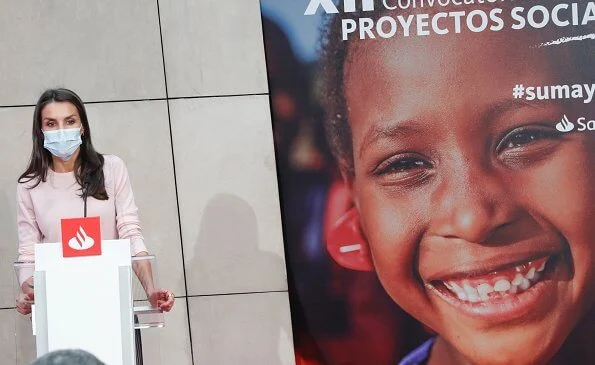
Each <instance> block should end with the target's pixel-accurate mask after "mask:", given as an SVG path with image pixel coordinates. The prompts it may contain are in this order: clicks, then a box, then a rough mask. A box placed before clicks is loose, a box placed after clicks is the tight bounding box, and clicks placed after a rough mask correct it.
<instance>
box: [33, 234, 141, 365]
mask: <svg viewBox="0 0 595 365" xmlns="http://www.w3.org/2000/svg"><path fill="white" fill-rule="evenodd" d="M101 245H102V252H101V255H96V256H80V257H64V256H63V254H62V244H61V243H43V244H37V245H35V275H34V286H35V305H34V307H33V310H32V315H33V326H34V334H35V335H36V344H37V356H38V357H39V356H42V355H44V354H45V353H47V352H51V351H54V350H58V349H72V348H78V349H83V350H86V351H88V352H90V353H92V354H93V355H95V356H97V357H98V358H99V359H100V360H101V361H103V362H104V363H106V364H110V365H112V364H113V365H119V364H121V365H134V364H135V341H134V328H135V325H134V317H133V298H132V263H131V261H132V260H131V257H130V243H129V241H128V240H104V241H102V242H101Z"/></svg>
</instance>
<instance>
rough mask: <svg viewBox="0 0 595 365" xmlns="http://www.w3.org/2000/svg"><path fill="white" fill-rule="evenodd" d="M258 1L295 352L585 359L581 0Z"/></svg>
mask: <svg viewBox="0 0 595 365" xmlns="http://www.w3.org/2000/svg"><path fill="white" fill-rule="evenodd" d="M261 5H262V14H263V29H264V39H265V48H266V58H267V67H268V77H269V83H270V91H271V110H272V113H273V129H274V135H275V146H276V153H277V163H278V170H279V183H280V189H281V196H282V202H281V203H282V207H283V209H282V213H283V222H284V234H285V243H286V252H287V265H288V274H289V279H290V300H291V310H292V321H293V328H294V341H295V349H296V356H297V362H298V364H329V365H338V364H341V365H344V364H345V365H346V364H349V365H371V364H393V365H394V364H406V365H409V364H431V365H433V364H457V365H459V364H537V365H539V364H542V365H545V364H594V363H595V346H594V342H593V341H594V340H593V335H594V334H595V309H594V308H593V307H594V302H595V103H594V101H593V99H594V97H595V62H594V61H595V1H553V0H552V1H549V0H546V1H537V0H534V1H529V0H526V1H522V0H341V1H335V0H261Z"/></svg>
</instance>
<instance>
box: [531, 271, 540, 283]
mask: <svg viewBox="0 0 595 365" xmlns="http://www.w3.org/2000/svg"><path fill="white" fill-rule="evenodd" d="M539 279H541V274H540V273H538V272H536V273H535V276H533V279H532V280H531V281H532V282H534V283H536V282H538V281H539Z"/></svg>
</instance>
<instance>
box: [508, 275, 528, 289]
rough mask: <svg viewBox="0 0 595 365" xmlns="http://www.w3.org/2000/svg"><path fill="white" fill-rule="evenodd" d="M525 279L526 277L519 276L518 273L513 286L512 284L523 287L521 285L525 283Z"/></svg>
mask: <svg viewBox="0 0 595 365" xmlns="http://www.w3.org/2000/svg"><path fill="white" fill-rule="evenodd" d="M524 278H525V277H524V276H523V275H522V274H518V273H517V274H516V275H515V276H514V279H513V280H512V282H511V284H512V285H516V286H519V285H521V283H522V282H523V279H524Z"/></svg>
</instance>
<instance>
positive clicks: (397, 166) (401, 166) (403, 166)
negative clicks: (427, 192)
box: [374, 155, 432, 182]
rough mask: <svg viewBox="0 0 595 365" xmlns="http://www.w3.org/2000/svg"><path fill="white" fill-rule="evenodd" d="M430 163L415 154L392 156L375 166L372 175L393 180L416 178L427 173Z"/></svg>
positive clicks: (400, 180) (402, 180) (401, 180)
mask: <svg viewBox="0 0 595 365" xmlns="http://www.w3.org/2000/svg"><path fill="white" fill-rule="evenodd" d="M430 168H432V164H431V163H430V162H428V161H427V160H426V159H425V158H423V157H421V156H417V155H406V156H403V155H400V156H393V157H391V158H389V159H387V160H385V161H383V162H382V163H380V165H378V167H376V169H375V170H374V175H376V176H379V177H383V178H385V179H388V180H391V181H395V182H405V181H409V180H410V179H414V180H416V181H417V180H418V179H422V178H423V177H425V176H426V175H427V172H428V170H429V169H430Z"/></svg>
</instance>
